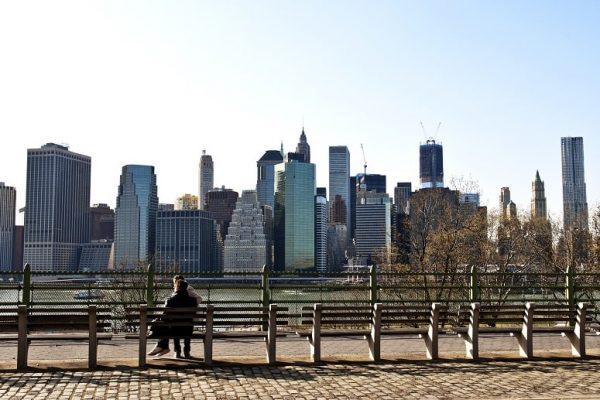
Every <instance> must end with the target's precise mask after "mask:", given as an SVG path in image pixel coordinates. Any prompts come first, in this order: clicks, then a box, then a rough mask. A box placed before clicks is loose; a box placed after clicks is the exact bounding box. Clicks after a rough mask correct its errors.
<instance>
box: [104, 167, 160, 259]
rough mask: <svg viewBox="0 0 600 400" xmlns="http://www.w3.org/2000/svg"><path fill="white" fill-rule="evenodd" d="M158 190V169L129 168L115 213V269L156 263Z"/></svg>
mask: <svg viewBox="0 0 600 400" xmlns="http://www.w3.org/2000/svg"><path fill="white" fill-rule="evenodd" d="M157 193H158V190H157V187H156V175H155V174H154V167H153V166H150V165H126V166H124V167H123V170H122V172H121V183H120V185H119V195H118V197H117V207H116V210H115V257H114V262H115V267H116V268H121V267H125V268H130V267H135V266H137V265H138V263H140V262H143V263H147V262H150V261H151V260H152V256H153V255H154V246H155V233H156V231H155V228H156V212H157V210H158V194H157Z"/></svg>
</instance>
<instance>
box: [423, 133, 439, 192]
mask: <svg viewBox="0 0 600 400" xmlns="http://www.w3.org/2000/svg"><path fill="white" fill-rule="evenodd" d="M419 156H420V157H419V177H420V178H421V189H428V188H441V187H444V149H443V147H442V145H441V144H437V143H436V142H435V140H433V139H429V140H427V143H425V144H422V145H421V146H420V148H419Z"/></svg>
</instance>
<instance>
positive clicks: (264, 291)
mask: <svg viewBox="0 0 600 400" xmlns="http://www.w3.org/2000/svg"><path fill="white" fill-rule="evenodd" d="M260 290H261V303H262V304H261V306H262V307H269V305H270V303H271V296H270V290H269V268H268V267H267V266H266V265H263V268H262V275H261V281H260ZM268 329H269V324H268V323H267V321H265V322H263V325H262V330H263V332H264V331H267V330H268Z"/></svg>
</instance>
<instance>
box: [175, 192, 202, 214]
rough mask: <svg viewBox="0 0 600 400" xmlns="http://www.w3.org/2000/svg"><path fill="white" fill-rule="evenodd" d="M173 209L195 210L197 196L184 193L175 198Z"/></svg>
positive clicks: (196, 207)
mask: <svg viewBox="0 0 600 400" xmlns="http://www.w3.org/2000/svg"><path fill="white" fill-rule="evenodd" d="M174 208H175V210H197V209H198V196H194V195H193V194H189V193H186V194H184V195H182V196H179V197H178V198H177V200H175V207H174Z"/></svg>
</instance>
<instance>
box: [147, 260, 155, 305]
mask: <svg viewBox="0 0 600 400" xmlns="http://www.w3.org/2000/svg"><path fill="white" fill-rule="evenodd" d="M146 304H147V305H148V307H154V265H152V264H148V273H147V279H146Z"/></svg>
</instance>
